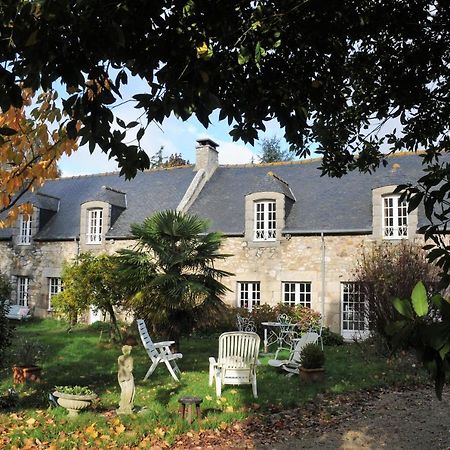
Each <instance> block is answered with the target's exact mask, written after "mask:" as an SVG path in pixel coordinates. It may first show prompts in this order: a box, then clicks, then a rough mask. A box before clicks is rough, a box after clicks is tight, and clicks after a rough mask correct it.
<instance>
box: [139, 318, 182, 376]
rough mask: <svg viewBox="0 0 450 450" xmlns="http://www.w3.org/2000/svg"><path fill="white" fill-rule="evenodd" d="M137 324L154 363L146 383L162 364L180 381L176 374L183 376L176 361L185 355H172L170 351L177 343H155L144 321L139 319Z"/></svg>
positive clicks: (149, 370)
mask: <svg viewBox="0 0 450 450" xmlns="http://www.w3.org/2000/svg"><path fill="white" fill-rule="evenodd" d="M136 323H137V326H138V330H139V334H140V336H141V341H142V344H143V345H144V348H145V350H146V351H147V354H148V356H149V358H150V360H151V361H152V365H151V366H150V369H148V371H147V373H146V374H145V377H144V381H145V380H146V379H147V378H148V377H149V376H150V375H151V374H152V373H153V372H154V371H155V369H156V367H157V366H158V364H160V363H164V364H165V365H166V367H167V369H168V371H169V372H170V375H172V378H173V379H174V380H175V381H180V380H179V379H178V377H177V375H176V374H177V373H178V375H181V371H180V369H179V368H178V366H177V363H176V360H177V359H180V358H182V357H183V355H182V354H181V353H172V351H171V350H170V346H171V345H172V344H174V343H175V341H165V342H156V343H153V341H152V339H151V338H150V335H149V334H148V331H147V326H146V325H145V322H144V321H143V320H142V319H137V320H136Z"/></svg>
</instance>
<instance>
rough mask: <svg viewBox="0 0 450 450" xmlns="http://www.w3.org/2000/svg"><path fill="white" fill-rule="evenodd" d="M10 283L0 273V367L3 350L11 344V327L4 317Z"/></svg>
mask: <svg viewBox="0 0 450 450" xmlns="http://www.w3.org/2000/svg"><path fill="white" fill-rule="evenodd" d="M10 295H11V284H10V283H9V281H8V279H7V278H6V276H5V275H3V274H0V367H1V366H3V362H4V357H5V351H6V349H7V348H8V347H9V346H10V345H11V339H12V336H13V327H12V324H11V322H10V321H9V320H8V319H7V318H6V314H7V313H8V310H9V304H8V302H9V300H10V298H9V296H10Z"/></svg>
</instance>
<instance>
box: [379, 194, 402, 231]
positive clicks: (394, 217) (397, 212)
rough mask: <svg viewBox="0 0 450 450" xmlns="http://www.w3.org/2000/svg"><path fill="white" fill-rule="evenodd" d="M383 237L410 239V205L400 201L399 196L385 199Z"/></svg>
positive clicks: (390, 196)
mask: <svg viewBox="0 0 450 450" xmlns="http://www.w3.org/2000/svg"><path fill="white" fill-rule="evenodd" d="M383 237H384V239H407V238H408V203H407V202H405V201H400V196H399V195H389V196H385V197H383Z"/></svg>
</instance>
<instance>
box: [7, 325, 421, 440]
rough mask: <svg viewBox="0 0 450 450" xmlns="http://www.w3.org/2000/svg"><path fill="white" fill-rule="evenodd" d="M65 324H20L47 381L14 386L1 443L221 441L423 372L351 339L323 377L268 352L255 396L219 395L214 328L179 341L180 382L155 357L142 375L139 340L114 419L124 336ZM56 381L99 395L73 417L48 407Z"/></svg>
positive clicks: (244, 390) (246, 392)
mask: <svg viewBox="0 0 450 450" xmlns="http://www.w3.org/2000/svg"><path fill="white" fill-rule="evenodd" d="M66 328H67V326H66V324H65V323H63V322H58V321H54V320H44V321H36V322H31V323H28V324H20V325H19V326H18V327H17V334H18V335H19V336H22V337H25V338H32V339H33V340H36V341H39V342H41V343H42V344H44V345H45V346H46V352H45V356H44V358H43V361H42V367H43V380H42V383H41V384H39V385H33V384H27V385H19V386H18V388H17V390H18V392H19V397H20V400H19V403H18V404H17V406H14V407H12V408H10V409H3V410H2V412H1V415H0V436H1V437H0V447H1V448H14V446H16V447H17V448H39V449H40V448H42V449H47V448H58V449H65V448H67V449H69V448H74V447H75V448H127V446H129V447H130V448H133V447H136V446H141V447H144V448H147V447H151V445H159V446H160V447H169V446H176V445H177V442H183V439H187V440H190V439H191V440H192V439H194V442H198V439H199V436H202V435H204V436H205V442H206V441H207V440H208V438H207V436H209V437H211V436H212V437H213V438H214V439H215V440H216V442H217V440H220V439H221V436H222V437H224V438H225V437H226V436H229V435H230V434H235V435H237V436H239V435H240V432H239V430H241V429H242V427H243V426H245V424H246V423H247V424H248V423H253V424H256V423H260V422H261V420H263V419H262V418H264V417H265V416H266V415H269V414H271V413H273V411H288V410H289V409H291V408H295V407H299V406H300V407H305V406H302V405H305V404H306V403H307V402H308V401H309V400H315V399H317V396H318V395H320V396H323V395H326V396H330V397H331V398H334V397H335V396H338V395H341V394H345V393H349V392H352V391H360V390H367V389H373V388H379V387H385V386H390V385H394V384H396V385H398V384H412V383H415V382H417V380H418V378H419V375H418V374H417V373H416V369H415V368H414V367H412V365H411V362H410V361H406V359H405V358H402V360H401V361H399V360H391V361H389V360H386V359H385V358H383V357H382V356H379V355H378V354H377V352H376V349H375V348H374V347H373V346H371V344H368V343H364V344H348V345H344V346H337V347H325V353H326V364H325V368H326V373H327V377H326V381H325V382H323V383H321V384H317V385H310V386H305V385H301V384H300V382H299V380H298V378H297V377H286V376H285V375H284V374H282V373H280V372H278V371H277V370H276V369H274V368H273V367H269V366H268V365H267V360H268V357H264V358H261V363H262V365H261V367H260V369H259V371H258V393H259V398H258V399H257V400H255V399H253V397H252V394H251V389H250V387H249V386H242V387H236V388H233V387H232V386H226V387H225V389H224V391H223V394H222V397H221V398H216V396H215V392H214V389H213V388H210V387H209V386H208V357H209V356H213V355H214V356H216V354H217V345H218V340H217V336H216V335H214V336H208V337H205V336H202V337H195V338H190V339H184V340H183V341H182V342H181V352H182V353H183V359H182V360H181V362H180V368H181V370H182V380H181V383H179V384H178V383H175V382H174V381H173V380H172V378H171V377H170V375H169V374H168V372H167V370H165V368H164V367H161V366H160V367H158V369H157V370H156V372H155V373H154V374H153V375H152V376H151V377H150V379H148V380H147V381H145V382H143V381H142V378H143V377H144V375H145V373H146V371H147V369H148V367H149V365H150V360H149V359H148V357H147V356H146V354H145V352H144V349H143V348H142V346H140V345H139V346H137V347H134V348H133V351H132V355H133V356H134V359H135V363H134V376H135V380H136V383H137V391H136V399H135V404H136V405H137V412H136V414H133V415H132V416H129V417H120V418H118V417H117V416H116V414H115V409H116V408H117V406H118V402H119V396H120V389H119V386H118V383H117V357H118V356H119V355H120V354H121V352H120V345H112V344H109V343H107V342H105V341H104V338H103V339H102V338H101V325H93V326H90V327H87V326H78V327H76V328H75V329H73V330H72V331H71V332H70V333H67V332H66ZM0 382H1V384H0V386H1V392H2V394H6V391H7V389H8V388H9V387H11V386H12V377H11V371H10V369H9V368H8V369H5V370H4V371H3V372H2V373H1V379H0ZM61 385H84V386H88V387H90V388H91V389H92V390H94V391H95V392H96V393H97V394H98V396H99V402H98V404H97V405H95V406H94V409H91V410H90V411H86V412H81V413H80V414H79V417H78V418H76V419H74V420H69V419H68V418H67V415H66V414H67V413H66V411H65V410H63V409H62V408H60V407H57V408H51V407H50V404H49V400H48V394H49V393H50V392H52V390H53V389H54V387H55V386H61ZM186 395H196V396H199V397H202V398H203V403H202V415H203V419H202V421H201V423H200V424H197V423H196V422H194V423H193V425H192V426H189V425H188V424H187V423H186V422H184V421H183V420H182V419H181V418H180V417H179V414H178V399H179V398H180V397H182V396H186ZM247 418H249V419H247ZM256 418H258V420H256ZM199 433H200V434H199ZM244 435H245V434H244V433H242V439H244ZM195 436H197V438H194V437H195ZM196 439H197V440H196ZM245 439H246V441H244V440H242V441H241V444H242V446H243V447H245V446H246V445H247V446H250V445H251V442H250V441H251V440H252V438H250V437H249V436H248V435H247V436H246V437H245ZM245 442H247V443H245Z"/></svg>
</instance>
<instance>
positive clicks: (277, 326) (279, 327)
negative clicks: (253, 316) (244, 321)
mask: <svg viewBox="0 0 450 450" xmlns="http://www.w3.org/2000/svg"><path fill="white" fill-rule="evenodd" d="M261 325H262V326H263V327H264V352H265V353H267V351H268V348H269V346H270V345H272V344H275V343H276V344H277V350H276V352H275V359H276V358H277V356H278V352H279V351H280V350H283V349H284V350H290V349H291V347H292V338H293V337H294V336H296V333H295V327H296V326H297V324H296V323H286V322H284V323H282V322H262V323H261Z"/></svg>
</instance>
